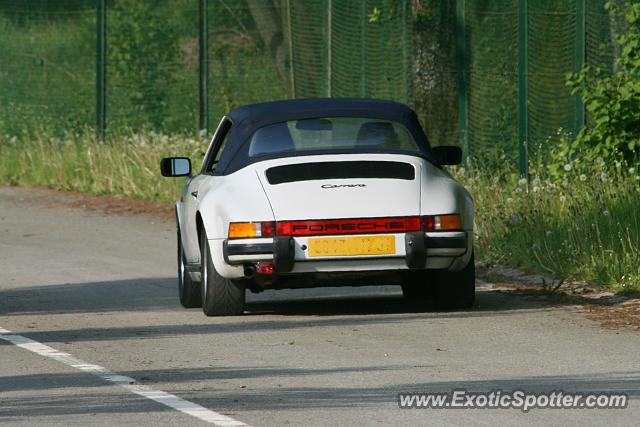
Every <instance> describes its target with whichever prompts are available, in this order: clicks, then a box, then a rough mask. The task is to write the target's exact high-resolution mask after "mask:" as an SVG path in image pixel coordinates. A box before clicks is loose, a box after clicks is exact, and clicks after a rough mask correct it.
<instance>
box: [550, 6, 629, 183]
mask: <svg viewBox="0 0 640 427" xmlns="http://www.w3.org/2000/svg"><path fill="white" fill-rule="evenodd" d="M607 8H608V9H609V10H610V13H612V14H615V15H617V14H622V15H623V16H624V19H625V21H626V24H627V25H626V27H627V28H626V30H625V31H624V32H623V33H622V34H621V35H620V36H619V37H618V38H617V43H619V45H620V57H619V58H617V59H616V69H615V71H614V72H613V73H612V74H607V73H605V71H603V70H602V69H597V68H596V69H593V68H590V67H585V68H584V69H583V70H582V71H581V72H580V73H579V74H572V75H569V76H568V80H567V83H568V85H569V86H570V87H571V88H572V93H573V94H579V95H580V96H581V97H582V100H583V101H584V104H585V108H586V111H587V113H588V116H589V119H590V120H589V123H588V124H587V126H586V127H585V128H584V129H582V130H581V132H580V133H579V134H578V135H577V137H576V139H575V140H574V141H573V142H568V141H566V140H565V141H564V143H563V144H560V147H559V149H558V150H556V152H555V153H554V159H555V160H556V162H555V166H556V169H555V173H556V175H557V174H559V173H561V171H560V170H559V168H560V167H564V165H566V164H569V163H570V162H571V161H572V160H573V159H574V158H576V157H581V158H582V159H583V160H584V161H585V162H587V163H593V161H595V160H596V159H598V158H602V159H604V161H605V162H606V163H608V164H612V163H613V162H615V161H624V162H626V163H628V164H630V165H633V164H636V165H637V164H638V163H639V162H640V3H638V2H628V3H625V4H624V5H623V6H614V5H613V4H612V3H611V2H610V3H607Z"/></svg>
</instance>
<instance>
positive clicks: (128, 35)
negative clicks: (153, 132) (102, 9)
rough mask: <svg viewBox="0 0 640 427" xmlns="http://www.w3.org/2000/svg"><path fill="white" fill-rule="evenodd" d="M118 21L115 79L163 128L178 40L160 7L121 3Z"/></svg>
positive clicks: (112, 33) (133, 0)
mask: <svg viewBox="0 0 640 427" xmlns="http://www.w3.org/2000/svg"><path fill="white" fill-rule="evenodd" d="M115 10H116V11H122V12H126V13H119V14H118V15H117V17H118V19H114V20H112V21H113V22H111V27H110V28H109V61H110V64H111V65H112V66H113V68H112V69H111V70H110V71H112V73H113V79H114V81H116V83H120V84H121V85H122V84H124V85H125V86H126V87H127V93H128V97H129V100H130V102H131V105H132V106H133V108H134V109H135V110H137V111H136V112H137V113H138V114H142V115H144V116H146V118H147V119H148V122H149V123H151V125H152V126H153V127H154V128H155V129H160V128H161V127H162V125H163V119H164V117H165V111H166V107H167V103H168V99H167V98H168V94H169V88H170V87H171V85H172V83H173V76H172V73H171V68H170V67H169V66H168V65H172V64H173V63H174V62H175V61H176V59H177V56H178V51H177V47H178V46H177V37H176V35H175V34H174V32H173V29H172V27H171V26H168V25H167V23H166V18H165V17H164V16H163V15H162V14H160V13H158V4H153V3H151V2H147V1H139V0H119V1H118V2H117V3H116V9H115Z"/></svg>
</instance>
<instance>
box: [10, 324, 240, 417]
mask: <svg viewBox="0 0 640 427" xmlns="http://www.w3.org/2000/svg"><path fill="white" fill-rule="evenodd" d="M0 339H3V340H5V341H7V342H10V343H11V344H13V345H15V346H17V347H20V348H23V349H25V350H29V351H31V352H33V353H36V354H39V355H40V356H44V357H48V358H50V359H54V360H57V361H58V362H61V363H64V364H65V365H67V366H71V367H72V368H75V369H78V370H80V371H83V372H87V373H90V374H93V375H96V376H98V377H100V378H102V379H103V380H105V381H107V382H110V383H112V384H116V385H119V386H120V387H123V388H125V389H127V390H129V391H130V392H131V393H135V394H137V395H138V396H142V397H146V398H147V399H151V400H153V401H155V402H158V403H161V404H163V405H165V406H168V407H169V408H171V409H175V410H176V411H180V412H182V413H184V414H187V415H191V416H192V417H196V418H198V419H201V420H202V421H206V422H208V423H211V424H214V425H216V426H221V427H228V426H235V427H239V426H245V427H250V426H249V425H247V424H245V423H243V422H241V421H238V420H234V419H233V418H231V417H228V416H226V415H222V414H219V413H217V412H214V411H211V410H209V409H207V408H205V407H203V406H200V405H197V404H195V403H193V402H189V401H188V400H184V399H181V398H179V397H178V396H175V395H173V394H171V393H167V392H165V391H162V390H155V389H153V388H151V387H149V386H146V385H143V384H139V383H137V382H136V380H135V379H133V378H131V377H127V376H124V375H118V374H116V373H115V372H111V371H109V370H108V369H107V368H104V367H102V366H99V365H94V364H92V363H87V362H85V361H82V360H80V359H76V358H75V357H73V356H71V355H70V354H69V353H65V352H62V351H58V350H56V349H55V348H53V347H49V346H48V345H45V344H42V343H39V342H37V341H34V340H32V339H31V338H27V337H23V336H21V335H14V334H13V332H11V331H9V330H7V329H4V328H2V327H0Z"/></svg>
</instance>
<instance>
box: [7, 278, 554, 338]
mask: <svg viewBox="0 0 640 427" xmlns="http://www.w3.org/2000/svg"><path fill="white" fill-rule="evenodd" d="M175 288H176V285H175V279H168V278H160V279H151V278H149V279H135V280H120V281H112V282H95V283H80V284H65V285H51V286H39V287H25V288H19V289H8V290H3V291H0V316H4V317H5V319H11V320H10V321H2V324H0V326H2V327H5V328H8V329H10V330H13V331H14V332H16V333H19V334H24V335H26V336H27V337H29V338H31V339H34V340H36V341H40V342H54V343H55V342H66V343H71V342H82V341H111V340H125V339H131V338H134V339H151V338H158V337H174V336H185V337H186V336H196V335H202V334H210V335H220V334H237V335H241V334H244V333H252V332H256V331H286V330H295V329H299V328H307V327H315V326H318V327H331V326H340V327H348V326H353V327H357V326H360V325H371V324H391V323H403V322H410V321H429V320H430V319H433V320H443V319H447V318H451V319H465V318H466V319H476V318H477V319H479V318H485V317H496V316H505V317H508V316H512V315H518V314H519V313H521V312H522V311H523V310H524V311H526V310H534V311H539V310H547V309H549V305H548V304H547V303H546V302H545V301H544V300H543V299H541V298H540V297H531V296H514V295H511V294H508V293H503V292H496V291H487V290H481V291H480V292H478V296H477V302H476V305H475V307H474V308H473V309H472V310H468V311H450V312H438V311H435V310H434V309H433V307H432V306H430V305H429V304H428V303H427V304H423V303H416V302H411V301H407V300H406V299H404V298H403V297H402V294H401V292H400V290H399V289H396V288H389V287H384V288H381V287H378V288H370V289H368V288H366V287H365V288H331V289H327V288H323V289H310V290H297V291H295V292H287V291H272V292H271V293H272V294H271V295H269V294H268V293H267V292H265V293H264V294H260V295H258V296H250V297H249V300H248V303H247V310H246V312H245V314H244V315H243V316H230V317H206V316H204V315H203V314H202V311H201V309H190V310H185V309H184V308H182V307H181V306H180V305H179V303H178V298H177V296H176V293H177V292H176V289H175ZM109 313H111V314H112V315H113V316H115V317H113V316H112V317H110V320H109V321H108V322H107V323H108V324H107V325H105V326H95V325H96V323H97V324H99V325H101V323H100V322H96V321H95V320H91V321H89V322H86V323H85V324H81V325H77V324H76V325H74V327H73V328H69V329H63V328H49V327H47V326H46V325H47V324H49V323H51V318H49V319H47V317H43V316H56V315H65V314H74V315H78V316H79V317H78V319H82V318H83V316H89V317H88V318H92V317H94V316H96V315H101V314H109ZM145 313H148V315H146V314H145ZM134 314H135V315H136V316H137V317H136V318H135V319H134V318H132V317H131V316H132V315H134ZM32 316H37V317H32ZM64 323H66V322H64ZM80 323H82V322H81V321H80ZM14 325H15V326H14ZM25 327H26V328H28V329H25Z"/></svg>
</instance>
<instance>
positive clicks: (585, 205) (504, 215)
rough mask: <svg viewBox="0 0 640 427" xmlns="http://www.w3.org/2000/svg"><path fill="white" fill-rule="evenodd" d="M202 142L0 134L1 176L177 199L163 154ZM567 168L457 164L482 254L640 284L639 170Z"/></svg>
mask: <svg viewBox="0 0 640 427" xmlns="http://www.w3.org/2000/svg"><path fill="white" fill-rule="evenodd" d="M205 149H206V142H204V141H201V140H199V139H196V138H189V137H185V136H167V135H161V134H156V133H145V134H133V133H129V134H127V133H123V134H121V135H119V136H111V137H110V138H109V139H108V140H107V141H105V142H99V141H96V140H95V138H94V136H93V134H92V133H91V132H89V131H88V132H86V133H81V134H77V135H72V136H68V137H64V138H52V137H45V136H23V137H22V138H20V139H18V138H15V137H13V138H8V137H5V138H2V137H0V182H4V183H9V184H15V185H24V186H45V187H50V188H57V189H63V190H75V191H83V192H89V193H94V194H109V195H121V196H125V197H131V198H138V199H149V200H161V201H173V200H175V198H176V197H177V195H178V193H179V189H180V186H181V185H182V183H183V181H182V180H176V179H164V178H162V177H161V176H160V173H159V162H160V159H161V158H162V157H165V156H171V155H184V156H189V157H191V158H192V159H193V160H195V163H199V161H200V159H202V157H203V154H204V151H205ZM194 167H196V168H197V167H198V164H195V165H194ZM567 169H569V170H566V171H565V173H564V175H563V176H560V177H557V176H555V177H553V178H552V175H550V174H547V172H546V168H545V167H544V166H541V165H538V166H534V167H533V175H532V177H531V179H530V180H529V181H527V180H526V179H522V178H520V176H519V175H518V174H517V173H516V172H514V171H511V170H510V169H509V168H508V167H506V166H505V167H503V168H500V167H496V168H494V169H491V170H487V169H481V168H477V167H471V168H469V169H467V170H464V169H462V168H458V169H455V170H453V173H454V175H455V176H456V177H457V178H458V179H459V180H460V181H461V182H462V184H464V185H465V186H466V187H467V188H468V189H469V190H470V191H471V193H472V195H473V197H474V200H475V209H476V237H475V238H476V251H477V254H478V257H479V258H480V259H481V260H483V261H485V262H487V263H497V264H504V265H511V266H516V267H520V268H523V269H525V270H528V271H531V272H539V273H544V274H548V275H552V276H555V277H558V278H563V279H578V280H584V281H587V282H590V283H592V284H595V285H600V286H605V287H613V288H614V289H615V290H617V291H620V292H638V291H640V176H639V175H638V171H636V170H634V169H632V168H628V167H625V166H623V165H621V164H617V165H611V166H607V165H605V164H603V163H602V162H601V164H596V165H594V166H593V167H591V168H590V169H588V171H589V173H585V168H584V167H582V168H580V172H576V171H575V168H572V167H570V165H567Z"/></svg>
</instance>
